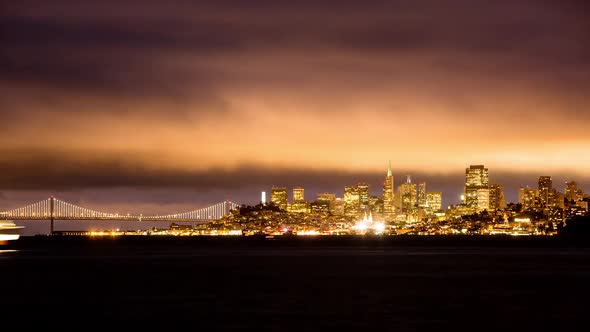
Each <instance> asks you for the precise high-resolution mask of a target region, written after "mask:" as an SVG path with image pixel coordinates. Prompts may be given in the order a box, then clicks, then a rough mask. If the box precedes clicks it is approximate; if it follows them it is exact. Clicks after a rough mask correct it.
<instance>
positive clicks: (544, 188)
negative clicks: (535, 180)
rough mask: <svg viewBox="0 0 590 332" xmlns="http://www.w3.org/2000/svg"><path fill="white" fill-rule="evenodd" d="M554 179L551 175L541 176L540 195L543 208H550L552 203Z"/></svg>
mask: <svg viewBox="0 0 590 332" xmlns="http://www.w3.org/2000/svg"><path fill="white" fill-rule="evenodd" d="M552 193H553V180H551V177H550V176H540V177H539V195H540V197H541V204H542V206H543V208H548V207H550V206H551V205H552V199H551V198H552Z"/></svg>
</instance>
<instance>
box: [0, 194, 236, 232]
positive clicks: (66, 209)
mask: <svg viewBox="0 0 590 332" xmlns="http://www.w3.org/2000/svg"><path fill="white" fill-rule="evenodd" d="M237 207H239V205H238V204H236V203H233V202H230V201H224V202H220V203H217V204H213V205H211V206H208V207H205V208H201V209H197V210H193V211H187V212H182V213H174V214H165V215H143V214H139V215H137V214H119V213H112V212H102V211H96V210H92V209H87V208H85V207H82V206H78V205H75V204H71V203H68V202H65V201H62V200H59V199H57V198H54V197H50V198H48V199H45V200H42V201H40V202H37V203H33V204H30V205H27V206H23V207H20V208H16V209H12V210H8V211H3V212H0V219H12V220H49V221H51V233H53V222H54V221H55V220H115V221H172V222H191V221H213V220H219V219H221V218H222V217H223V216H226V215H228V214H229V213H230V212H231V210H234V209H236V208H237Z"/></svg>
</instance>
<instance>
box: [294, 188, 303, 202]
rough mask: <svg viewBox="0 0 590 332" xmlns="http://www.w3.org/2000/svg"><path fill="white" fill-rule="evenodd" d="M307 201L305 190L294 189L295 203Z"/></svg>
mask: <svg viewBox="0 0 590 332" xmlns="http://www.w3.org/2000/svg"><path fill="white" fill-rule="evenodd" d="M304 200H305V195H304V189H303V188H300V187H298V188H293V202H303V201H304Z"/></svg>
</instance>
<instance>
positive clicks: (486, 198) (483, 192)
mask: <svg viewBox="0 0 590 332" xmlns="http://www.w3.org/2000/svg"><path fill="white" fill-rule="evenodd" d="M476 195H477V208H476V210H477V211H478V212H481V211H484V210H489V209H490V190H489V189H477V192H476Z"/></svg>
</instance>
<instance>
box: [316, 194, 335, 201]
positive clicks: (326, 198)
mask: <svg viewBox="0 0 590 332" xmlns="http://www.w3.org/2000/svg"><path fill="white" fill-rule="evenodd" d="M317 200H318V201H326V202H333V201H335V200H336V194H332V193H321V194H318V198H317Z"/></svg>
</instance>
